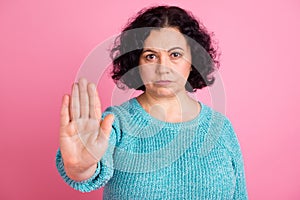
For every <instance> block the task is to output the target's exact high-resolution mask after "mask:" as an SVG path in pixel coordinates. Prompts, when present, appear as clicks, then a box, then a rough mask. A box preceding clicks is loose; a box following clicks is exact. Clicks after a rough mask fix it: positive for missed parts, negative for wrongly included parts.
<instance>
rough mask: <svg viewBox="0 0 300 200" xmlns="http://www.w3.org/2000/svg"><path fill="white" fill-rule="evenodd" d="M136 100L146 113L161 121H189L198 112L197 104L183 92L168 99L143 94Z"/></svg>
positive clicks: (198, 106)
mask: <svg viewBox="0 0 300 200" xmlns="http://www.w3.org/2000/svg"><path fill="white" fill-rule="evenodd" d="M137 100H138V101H139V103H140V104H141V106H142V107H143V108H144V109H145V110H146V112H148V113H149V114H150V115H151V116H153V117H155V118H158V119H160V120H162V121H168V122H182V121H189V120H191V119H193V118H195V117H196V116H197V115H198V114H199V112H200V105H199V103H198V102H197V101H195V100H194V99H192V98H191V97H190V96H189V95H188V94H187V93H186V92H185V91H184V92H181V93H177V94H176V95H174V96H168V97H156V96H153V95H151V94H149V93H147V92H145V93H143V94H141V95H140V96H139V97H137Z"/></svg>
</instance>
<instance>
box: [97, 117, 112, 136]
mask: <svg viewBox="0 0 300 200" xmlns="http://www.w3.org/2000/svg"><path fill="white" fill-rule="evenodd" d="M113 122H114V115H113V114H109V115H107V116H106V117H105V118H104V119H103V120H102V122H101V124H100V131H99V135H98V138H97V140H98V142H101V141H103V140H108V139H109V136H110V133H111V129H112V124H113Z"/></svg>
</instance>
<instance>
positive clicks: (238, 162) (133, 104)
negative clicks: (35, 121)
mask: <svg viewBox="0 0 300 200" xmlns="http://www.w3.org/2000/svg"><path fill="white" fill-rule="evenodd" d="M111 57H112V59H113V70H112V78H113V79H114V80H115V82H116V83H117V84H118V86H120V87H121V88H124V87H127V88H134V89H137V90H142V91H143V93H142V94H141V95H139V96H138V97H135V98H132V99H130V100H128V101H127V102H124V103H123V104H122V105H120V106H112V107H109V108H107V109H106V110H105V112H104V113H103V114H102V113H101V104H100V99H99V97H98V93H97V91H96V87H95V84H93V83H88V81H87V80H86V79H84V78H81V79H80V80H79V82H78V83H74V84H73V88H72V94H71V95H70V96H69V95H64V97H63V103H62V109H61V128H60V148H59V150H58V152H57V157H56V163H57V168H58V171H59V173H60V175H61V176H62V178H63V179H64V180H65V181H66V182H67V183H68V184H69V185H70V186H71V187H73V188H74V189H76V190H79V191H82V192H89V191H92V190H95V189H98V188H100V187H103V186H105V187H104V195H103V196H104V199H117V200H121V199H214V200H215V199H248V197H247V190H246V184H245V174H244V164H243V158H242V154H241V150H240V146H239V143H238V140H237V137H236V134H235V132H234V130H233V127H232V125H231V123H230V121H229V119H228V118H227V117H226V116H224V115H222V114H221V113H218V112H216V111H214V110H213V109H212V108H210V107H208V106H206V105H205V104H203V103H202V102H200V101H197V100H195V99H193V98H191V96H190V95H189V94H188V92H194V91H196V90H197V89H201V88H203V87H206V86H208V85H211V84H213V82H214V77H213V76H212V73H213V72H214V71H215V70H216V68H217V67H218V65H219V63H218V60H217V52H216V48H215V47H214V46H213V43H212V40H211V37H210V35H209V34H208V32H207V31H206V29H205V28H204V26H203V25H201V24H199V22H198V21H197V20H196V19H195V18H194V17H193V16H192V14H190V13H188V12H186V11H185V10H183V9H181V8H178V7H174V6H157V7H151V8H148V9H145V10H142V11H140V12H139V13H138V14H137V16H136V17H135V18H133V19H132V20H131V21H130V22H129V24H128V25H127V27H125V28H124V30H123V31H122V33H121V34H120V36H119V37H118V38H117V40H116V41H115V43H114V47H113V48H112V50H111Z"/></svg>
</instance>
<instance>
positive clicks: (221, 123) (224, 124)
mask: <svg viewBox="0 0 300 200" xmlns="http://www.w3.org/2000/svg"><path fill="white" fill-rule="evenodd" d="M200 104H201V111H200V112H201V113H200V117H201V120H202V122H204V123H206V124H207V125H208V126H210V127H211V128H212V127H215V128H221V129H222V130H227V128H228V127H229V126H232V124H231V122H230V120H229V118H228V117H227V116H226V115H225V114H223V113H221V112H219V111H217V110H215V109H214V108H211V107H210V106H208V105H206V104H204V103H202V102H200Z"/></svg>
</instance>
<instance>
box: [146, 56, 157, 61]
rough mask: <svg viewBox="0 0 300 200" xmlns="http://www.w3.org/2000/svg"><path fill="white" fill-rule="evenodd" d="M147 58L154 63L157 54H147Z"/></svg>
mask: <svg viewBox="0 0 300 200" xmlns="http://www.w3.org/2000/svg"><path fill="white" fill-rule="evenodd" d="M145 57H146V59H147V60H149V61H153V60H155V59H156V58H157V57H156V55H155V54H147V55H146V56H145Z"/></svg>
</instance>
